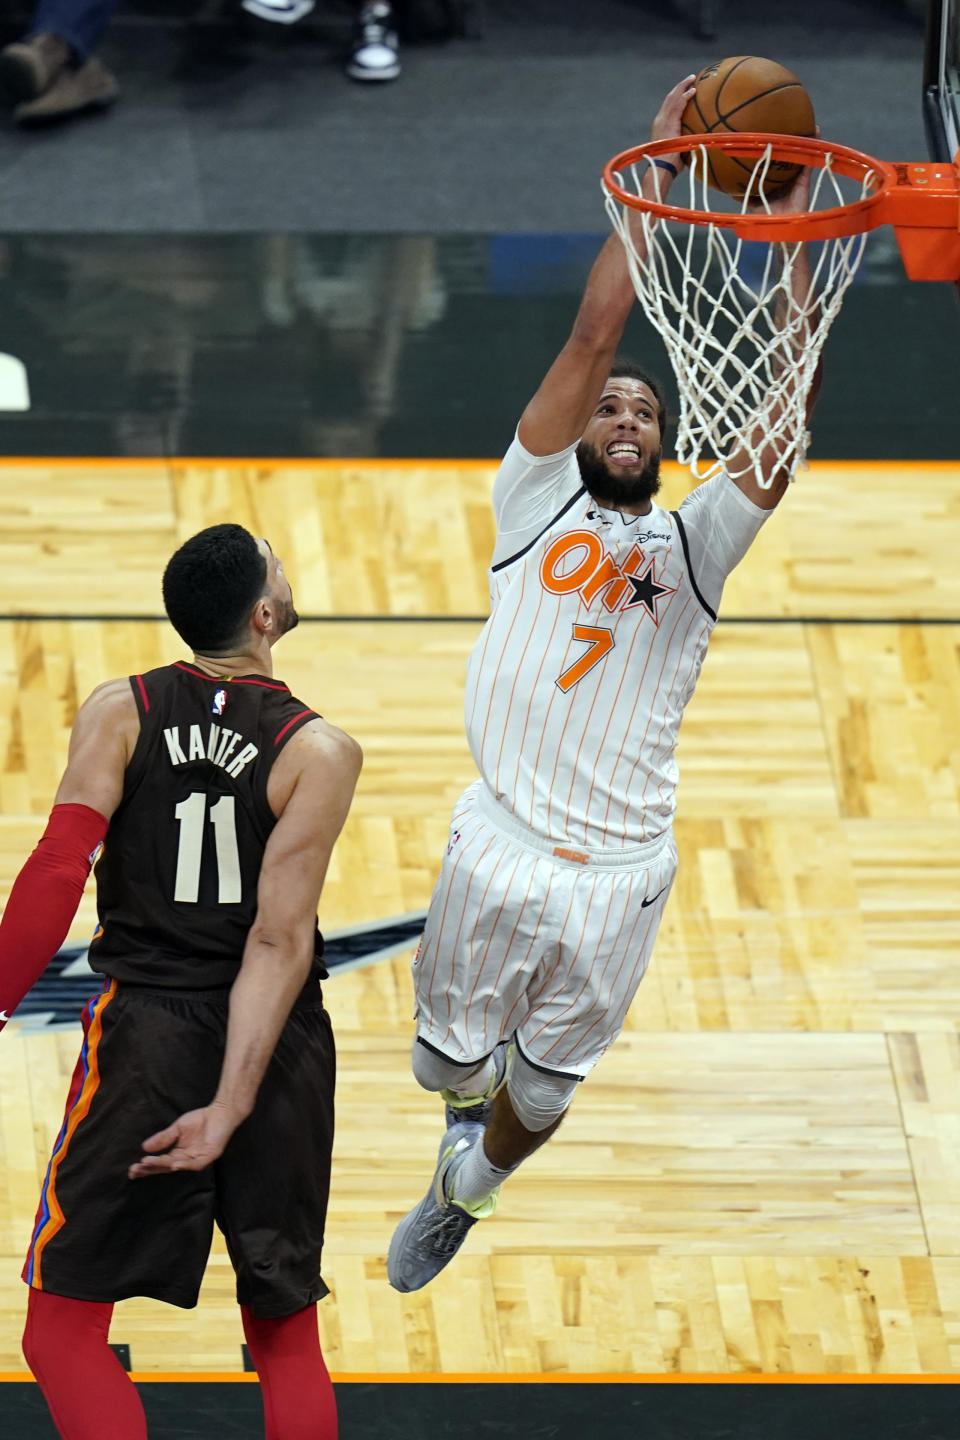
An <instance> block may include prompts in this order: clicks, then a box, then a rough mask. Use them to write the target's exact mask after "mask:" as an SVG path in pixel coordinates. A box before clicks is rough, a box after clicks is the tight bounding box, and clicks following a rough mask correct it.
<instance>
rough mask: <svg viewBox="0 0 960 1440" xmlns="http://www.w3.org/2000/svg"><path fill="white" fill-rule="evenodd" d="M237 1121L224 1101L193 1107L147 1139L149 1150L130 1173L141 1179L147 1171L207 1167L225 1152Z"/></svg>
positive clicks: (160, 1172)
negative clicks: (197, 1107)
mask: <svg viewBox="0 0 960 1440" xmlns="http://www.w3.org/2000/svg"><path fill="white" fill-rule="evenodd" d="M238 1124H239V1119H238V1117H237V1116H236V1115H235V1114H234V1112H233V1111H232V1110H229V1109H228V1108H227V1107H226V1106H225V1105H218V1104H213V1105H207V1106H205V1107H204V1108H203V1109H202V1110H190V1111H189V1112H188V1113H187V1114H186V1115H181V1116H180V1119H179V1120H174V1122H173V1124H172V1125H168V1126H167V1128H166V1130H158V1131H157V1133H156V1135H151V1136H150V1137H149V1139H147V1140H144V1142H143V1149H144V1151H145V1152H146V1153H145V1154H144V1157H143V1159H142V1160H138V1161H137V1162H136V1163H135V1164H134V1165H131V1166H130V1168H129V1170H128V1171H127V1177H128V1179H130V1180H142V1179H143V1178H144V1176H146V1175H166V1174H169V1173H170V1172H171V1171H173V1170H205V1169H206V1167H207V1166H208V1165H212V1164H213V1162H214V1160H218V1159H219V1158H220V1156H221V1155H222V1154H223V1152H224V1150H225V1149H226V1148H227V1141H228V1140H229V1139H230V1136H231V1135H232V1134H233V1132H234V1130H236V1128H237V1125H238Z"/></svg>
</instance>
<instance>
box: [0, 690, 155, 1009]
mask: <svg viewBox="0 0 960 1440" xmlns="http://www.w3.org/2000/svg"><path fill="white" fill-rule="evenodd" d="M138 729H139V722H138V719H137V707H136V704H135V702H134V699H133V695H132V693H131V691H130V685H129V682H128V681H127V680H111V681H108V682H107V684H105V685H100V686H98V688H97V689H96V690H95V691H94V692H93V694H92V695H91V696H90V698H89V699H88V700H87V701H86V702H85V704H83V705H82V706H81V707H80V710H79V712H78V714H77V719H76V722H75V724H74V727H73V732H72V734H71V737H70V750H69V754H68V759H67V768H66V770H65V771H64V774H63V778H62V780H61V781H60V785H59V788H58V790H57V794H56V797H55V799H54V804H53V809H52V810H51V812H50V818H49V820H48V821H47V826H46V829H45V830H44V833H43V835H42V836H41V838H40V841H39V843H38V844H37V847H36V849H35V850H34V851H33V853H32V854H31V855H30V857H29V858H28V860H27V862H26V864H25V865H24V866H23V868H22V870H21V871H20V873H19V875H18V876H17V879H16V881H15V882H14V885H13V889H12V890H11V892H10V899H9V900H8V902H7V906H6V909H5V910H4V912H3V920H2V921H0V1029H2V1028H3V1026H4V1025H5V1024H6V1022H7V1021H8V1020H9V1019H10V1018H11V1017H12V1015H13V1013H14V1011H15V1010H16V1008H17V1006H18V1005H19V1004H20V1002H21V1000H22V999H23V997H24V995H26V993H27V991H28V990H29V989H30V988H31V987H32V986H33V985H34V984H35V983H36V981H37V980H39V978H40V976H41V975H42V974H43V972H44V970H45V969H46V967H47V965H48V964H49V963H50V960H51V959H52V958H53V956H54V955H55V954H56V953H57V951H58V950H59V949H60V946H61V945H62V944H63V942H64V940H65V939H66V936H67V932H68V930H69V929H70V924H71V922H72V920H73V917H74V915H75V914H76V911H77V906H78V905H79V903H80V897H81V895H82V894H83V887H84V885H85V884H86V881H87V876H88V875H89V874H90V867H91V865H92V863H93V859H94V857H95V855H96V851H97V847H98V846H99V845H100V843H101V841H102V840H103V838H104V836H105V835H106V833H107V825H108V822H109V820H110V817H111V815H112V814H113V812H114V810H115V809H116V808H117V805H118V804H119V803H120V797H121V795H122V793H123V777H124V772H125V770H126V766H127V761H128V760H129V758H130V755H131V754H132V752H133V747H134V745H135V744H136V740H137V733H138Z"/></svg>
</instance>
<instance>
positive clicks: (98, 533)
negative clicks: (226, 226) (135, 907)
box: [0, 461, 960, 1377]
mask: <svg viewBox="0 0 960 1440" xmlns="http://www.w3.org/2000/svg"><path fill="white" fill-rule="evenodd" d="M493 472H494V467H493V466H492V465H488V464H483V463H463V464H458V463H450V464H445V463H444V464H439V463H432V464H416V463H396V464H385V463H383V462H379V463H375V462H370V463H366V462H349V463H341V462H337V463H334V462H318V463H307V462H297V463H292V462H276V463H270V462H263V461H257V462H250V463H243V462H231V463H229V464H227V463H222V464H221V463H218V462H210V461H204V462H190V461H180V462H176V463H165V462H151V461H105V462H100V461H85V462H56V463H53V462H11V461H5V462H3V463H2V466H0V557H2V565H0V617H2V618H0V667H2V677H3V684H2V690H0V812H2V818H0V890H2V898H5V896H6V893H7V891H8V889H9V885H10V883H11V881H12V878H13V876H14V875H15V873H16V871H17V868H18V867H19V865H20V863H21V862H22V860H23V858H24V857H25V856H26V854H27V853H28V851H29V849H30V847H31V846H32V844H33V843H34V841H35V840H36V838H37V836H38V834H39V833H40V831H41V829H42V826H43V823H44V818H45V816H46V813H47V811H48V808H49V805H50V802H51V798H52V794H53V790H54V787H55V784H56V780H57V777H58V774H59V771H60V769H61V767H62V765H63V762H64V757H65V753H66V745H67V737H68V731H69V727H70V723H71V721H72V719H73V716H74V714H75V712H76V708H77V705H78V703H79V701H80V700H81V699H82V698H83V696H84V695H85V694H86V693H88V692H89V691H90V690H91V689H92V687H93V686H94V685H95V684H97V683H98V682H99V681H101V680H102V679H104V678H107V677H109V676H113V675H118V674H123V673H127V672H130V671H132V670H135V669H136V670H142V669H146V668H148V667H150V666H152V665H157V664H160V663H164V662H165V661H166V660H168V659H172V658H176V657H177V656H178V655H179V654H181V653H182V650H181V647H180V644H179V642H178V641H177V640H176V637H175V636H174V635H173V632H172V631H171V630H170V629H169V628H168V627H167V625H166V624H165V623H164V622H163V621H161V620H160V619H158V618H156V617H158V615H159V614H160V612H161V604H160V596H159V576H160V572H161V569H162V566H163V564H164V562H165V560H166V558H167V556H168V554H169V553H170V552H171V551H172V550H173V549H174V548H175V546H176V545H177V544H178V543H179V542H180V541H181V540H182V539H184V538H186V536H188V535H189V534H192V533H193V532H194V531H195V530H197V529H199V528H201V527H202V526H204V525H207V524H211V523H214V522H217V521H222V520H228V519H229V520H236V521H239V522H241V523H243V524H246V525H248V526H249V527H250V528H251V529H252V530H253V531H254V532H255V533H256V534H258V535H260V534H263V535H266V536H267V538H268V539H269V540H270V542H271V544H272V545H273V547H274V549H275V550H276V551H277V553H278V554H280V555H281V557H282V558H283V559H284V562H285V565H286V567H287V571H288V574H289V575H290V577H291V581H292V584H293V588H294V594H295V597H296V600H297V603H298V607H299V609H300V610H301V613H302V614H303V615H304V616H305V617H311V618H307V619H305V620H304V622H303V623H302V624H301V626H300V628H299V629H298V630H297V631H296V632H294V633H293V634H291V635H290V636H288V637H287V638H286V639H285V640H284V642H283V644H282V646H281V647H280V648H279V649H278V651H277V652H276V654H275V659H276V667H277V673H278V674H279V675H280V676H281V677H282V678H284V679H285V680H287V681H288V683H289V684H290V685H291V686H292V688H293V689H294V690H295V692H297V693H299V694H301V695H302V696H303V697H304V698H306V699H307V700H309V701H310V702H311V703H312V704H315V705H316V706H317V708H319V709H320V710H322V711H323V713H324V714H325V715H327V716H328V717H329V718H330V719H331V720H333V721H335V722H336V723H337V724H339V725H342V726H343V727H345V728H346V729H348V730H349V731H351V732H352V733H353V734H355V735H356V736H357V737H358V739H359V740H360V741H361V743H362V744H363V746H364V750H365V752H366V763H365V767H364V772H363V776H362V779H361V782H360V787H359V791H358V795H357V799H356V803H355V805H354V808H353V812H352V814H351V817H350V819H349V821H348V824H347V827H346V830H345V832H344V835H343V837H342V839H341V841H340V844H339V847H338V850H337V852H336V855H335V857H334V862H333V865H332V868H331V873H330V876H329V880H328V882H327V887H326V891H325V894H324V897H323V902H322V909H321V923H322V925H323V926H324V928H328V929H337V928H340V927H346V926H359V925H363V924H372V923H374V922H376V921H378V920H382V919H385V918H389V917H393V916H399V915H405V914H409V913H411V912H415V911H418V910H421V909H422V908H424V907H425V906H426V904H427V901H428V898H429V895H430V890H431V887H432V884H433V880H434V877H435V874H436V871H437V868H438V864H439V857H440V854H441V852H442V848H443V846H444V844H445V843H446V828H447V819H448V814H449V810H450V807H451V805H452V802H453V801H454V799H455V798H456V796H457V795H458V793H459V792H460V790H461V788H462V787H463V786H464V785H465V784H466V783H467V782H468V781H469V780H470V779H471V778H472V776H473V774H474V771H473V766H472V762H471V760H470V756H469V753H468V751H467V748H466V744H465V741H464V738H463V729H462V716H461V711H462V686H463V676H464V662H465V658H466V656H467V653H468V651H469V649H470V647H471V646H472V644H473V642H474V639H475V637H476V635H477V633H478V630H479V627H480V623H481V618H482V616H483V615H484V613H485V611H486V603H487V602H486V586H485V576H484V571H485V565H486V562H487V559H488V557H489V554H490V551H491V547H492V540H493V533H492V520H491V515H490V511H489V504H488V497H489V491H490V485H491V481H492V476H493ZM689 483H690V482H689V478H688V477H687V476H686V475H685V474H683V473H682V472H680V471H679V470H677V469H676V468H675V467H671V468H669V471H668V474H667V480H666V485H665V498H666V501H667V502H668V503H671V504H675V503H677V502H678V501H679V499H680V498H681V496H682V494H683V493H684V491H685V489H686V488H687V486H688V485H689ZM958 533H960V466H950V465H938V464H917V465H900V464H897V465H890V464H870V465H864V466H857V465H853V464H840V463H837V464H827V463H821V464H815V465H813V466H812V468H811V469H810V471H809V472H807V473H803V474H801V475H800V477H799V479H798V481H797V483H796V485H795V487H794V489H793V491H792V493H791V494H789V495H788V497H787V498H786V500H785V502H784V503H783V505H782V506H781V508H780V511H779V513H777V514H776V515H774V517H773V518H772V520H771V521H770V522H769V524H768V525H767V526H766V528H765V529H764V531H763V533H762V534H761V536H760V538H759V540H758V541H757V543H756V545H755V547H754V549H753V551H752V552H751V554H750V555H749V556H748V557H747V559H746V561H745V562H744V563H743V565H742V566H741V567H740V569H739V570H738V571H737V572H736V573H735V574H734V576H733V577H732V579H731V581H730V583H729V585H728V589H727V593H726V596H725V599H724V605H723V615H724V616H725V619H724V620H722V621H721V624H720V626H719V628H718V630H717V632H716V634H715V636H714V639H713V641H712V644H711V647H710V651H709V654H708V656H707V660H706V663H705V666H704V670H703V675H702V678H701V681H700V685H699V688H698V691H697V694H696V696H695V698H694V700H693V702H692V703H691V705H690V707H689V711H688V714H687V718H686V720H685V723H684V728H683V733H682V737H681V748H680V755H679V759H680V766H681V791H680V818H679V820H678V823H677V835H678V841H679V847H680V855H681V869H680V876H679V880H678V883H677V886H676V888H675V891H674V894H673V896H672V898H671V901H670V904H669V907H668V910H667V914H666V919H665V923H664V926H663V930H662V933H661V936H660V940H659V944H658V947H657V950H656V953H655V957H654V961H653V964H652V967H651V970H650V972H649V974H648V976H647V978H646V980H645V981H644V984H643V985H642V987H641V989H640V992H639V995H638V998H637V1000H636V1002H635V1004H634V1006H633V1009H632V1011H631V1013H630V1016H629V1020H628V1024H627V1027H626V1030H625V1032H624V1034H623V1036H622V1038H621V1040H620V1041H619V1042H618V1044H617V1045H616V1046H615V1047H614V1049H613V1050H611V1052H610V1053H609V1054H608V1055H607V1056H606V1057H605V1059H604V1061H603V1062H602V1064H601V1066H600V1067H599V1069H598V1070H597V1071H596V1072H595V1074H594V1076H593V1077H591V1079H590V1080H589V1081H588V1083H587V1084H585V1085H584V1086H583V1087H582V1089H581V1091H580V1093H579V1094H578V1096H577V1099H576V1102H575V1104H574V1106H573V1109H572V1111H571V1112H570V1115H569V1117H568V1118H567V1120H566V1122H565V1124H564V1125H563V1127H562V1128H561V1130H560V1132H559V1133H558V1135H557V1137H556V1138H555V1139H554V1140H552V1141H551V1142H550V1144H549V1145H548V1146H546V1147H545V1148H544V1150H542V1151H541V1152H540V1153H539V1154H538V1155H536V1156H535V1157H534V1158H533V1159H532V1160H531V1161H530V1162H529V1163H528V1164H527V1165H525V1166H524V1167H523V1169H522V1170H521V1171H520V1172H519V1173H518V1174H517V1175H516V1176H515V1177H514V1178H513V1179H511V1181H510V1182H509V1184H508V1185H507V1186H505V1187H504V1191H503V1194H502V1197H501V1207H500V1212H499V1214H498V1216H497V1217H496V1218H495V1219H493V1220H492V1221H490V1222H488V1223H484V1224H481V1225H479V1226H477V1227H476V1228H475V1229H474V1230H473V1231H472V1233H471V1235H470V1237H469V1238H468V1241H467V1244H466V1246H465V1248H464V1251H463V1252H462V1253H461V1255H460V1256H459V1257H458V1258H457V1259H456V1261H455V1262H454V1263H453V1264H452V1265H451V1266H450V1268H449V1270H447V1271H446V1272H444V1273H443V1274H442V1275H441V1276H440V1277H438V1279H437V1280H436V1281H435V1282H434V1283H433V1284H432V1285H430V1286H429V1287H428V1288H427V1289H425V1290H424V1291H422V1292H420V1293H419V1294H416V1295H412V1296H407V1297H403V1296H400V1295H398V1294H396V1293H395V1292H394V1291H393V1290H391V1289H390V1288H389V1286H388V1285H387V1282H386V1277H385V1265H384V1257H385V1252H386V1247H387V1244H388V1241H389V1237H390V1234H391V1232H392V1229H393V1226H394V1225H395V1223H396V1221H397V1220H398V1219H399V1218H400V1216H401V1215H402V1214H403V1213H404V1212H405V1211H406V1210H407V1209H408V1208H409V1207H410V1206H411V1205H412V1204H413V1203H414V1202H415V1201H416V1200H417V1199H419V1197H420V1196H421V1194H422V1193H423V1191H424V1190H425V1188H426V1184H427V1181H428V1178H429V1176H430V1174H431V1172H432V1167H433V1163H434V1155H435V1148H436V1142H437V1139H438V1136H439V1133H440V1114H439V1106H438V1104H437V1102H436V1101H435V1100H434V1099H431V1097H429V1096H427V1095H425V1094H423V1093H422V1092H420V1091H419V1090H418V1088H417V1086H416V1085H415V1083H414V1081H413V1079H412V1077H411V1076H410V1074H409V1070H408V1051H409V1045H410V1041H411V1035H412V1022H411V987H410V980H409V974H408V962H409V955H403V956H400V957H398V958H395V959H392V960H389V961H385V962H381V963H379V964H374V965H370V966H368V967H361V968H358V969H355V970H352V971H351V972H350V973H347V974H341V975H337V976H335V977H334V978H333V979H331V981H330V982H329V984H328V986H327V998H328V1004H329V1007H330V1010H331V1012H332V1015H333V1018H334V1022H335V1025H336V1029H337V1033H338V1037H339V1050H340V1063H341V1068H340V1082H339V1093H338V1133H337V1144H336V1155H335V1169H334V1181H333V1194H332V1203H331V1211H330V1219H329V1231H328V1244H327V1251H326V1264H325V1273H326V1275H327V1279H328V1281H329V1283H330V1285H331V1288H332V1291H333V1295H332V1297H331V1298H330V1299H329V1300H327V1301H325V1302H324V1303H323V1305H322V1306H321V1307H320V1310H321V1325H322V1333H323V1339H324V1345H325V1350H326V1355H327V1359H328V1362H329V1364H330V1368H331V1370H332V1371H333V1372H334V1373H335V1374H336V1375H342V1376H345V1377H349V1376H356V1375H361V1374H363V1375H372V1374H377V1375H398V1376H399V1375H407V1374H409V1375H414V1374H421V1375H427V1374H429V1375H434V1376H444V1375H457V1374H467V1373H469V1374H478V1375H489V1376H494V1375H556V1376H558V1377H563V1376H565V1375H568V1374H584V1375H589V1376H593V1377H596V1376H599V1375H602V1374H607V1375H624V1376H626V1375H631V1374H641V1373H649V1374H656V1375H668V1374H671V1373H689V1374H696V1375H701V1376H702V1375H706V1374H714V1375H730V1376H734V1375H750V1374H754V1375H758V1376H762V1375H765V1374H771V1375H772V1374H781V1375H791V1374H808V1375H821V1376H822V1375H836V1376H841V1375H845V1374H846V1375H852V1374H856V1375H862V1376H868V1375H873V1376H877V1377H882V1376H884V1375H892V1374H897V1375H909V1376H915V1377H920V1376H922V1375H934V1374H938V1375H952V1374H955V1373H956V1372H957V1371H958V1369H960V1040H958V1018H960V970H958V965H957V948H958V942H960V566H958V564H957V560H956V536H957V534H958ZM314 617H315V618H314ZM93 923H94V908H93V901H92V887H88V892H87V895H86V896H85V898H84V901H83V903H82V906H81V910H80V912H79V915H78V919H77V922H76V924H75V926H74V928H73V930H72V931H71V938H75V939H77V940H84V939H85V938H86V937H88V936H89V934H90V932H91V931H92V928H93ZM78 1033H79V1032H78V1031H58V1032H54V1033H50V1034H43V1033H40V1034H24V1033H18V1029H17V1027H16V1026H12V1027H8V1029H7V1031H6V1032H5V1033H4V1035H3V1036H2V1039H0V1155H2V1171H0V1372H5V1373H6V1374H8V1375H16V1374H22V1373H23V1370H24V1366H23V1360H22V1357H21V1355H20V1351H19V1334H20V1328H21V1317H22V1312H23V1308H24V1300H25V1297H24V1290H23V1286H22V1284H21V1282H20V1280H19V1278H18V1277H19V1269H20V1264H21V1258H22V1252H23V1250H24V1246H25V1243H26V1239H27V1236H28V1232H29V1229H30V1225H31V1222H32V1217H33V1213H34V1208H35V1204H36V1197H37V1192H38V1187H39V1184H40V1180H41V1176H42V1173H43V1169H44V1167H45V1163H46V1158H47V1154H48V1149H49V1146H50V1143H51V1139H52V1136H53V1134H54V1132H55V1130H56V1128H57V1127H58V1125H59V1121H60V1117H61V1113H62V1104H63V1096H64V1092H65V1088H66V1083H67V1079H68V1075H69V1072H70V1070H71V1068H72V1065H73V1060H74V1056H75V1051H76V1047H77V1039H78ZM304 1123H309V1117H308V1116H305V1117H304ZM158 1183H159V1182H158ZM171 1263H174V1264H175V1263H176V1261H175V1257H171ZM112 1339H113V1340H114V1341H115V1342H117V1343H122V1344H127V1345H129V1347H130V1355H131V1365H132V1368H133V1370H134V1371H135V1372H137V1373H140V1374H144V1375H145V1376H151V1375H153V1376H157V1375H159V1374H161V1373H169V1372H182V1373H193V1372H197V1373H199V1372H217V1373H233V1372H238V1371H240V1370H241V1367H242V1359H241V1333H240V1326H239V1321H238V1316H237V1313H236V1310H235V1307H234V1304H233V1292H232V1277H231V1273H230V1269H229V1265H228V1262H227V1260H226V1256H225V1254H224V1252H223V1249H222V1246H219V1245H218V1247H217V1248H216V1249H215V1252H214V1254H213V1257H212V1259H211V1263H210V1266H209V1269H208V1273H207V1278H206V1282H205V1286H204V1291H203V1295H202V1298H201V1303H200V1306H199V1308H198V1309H197V1310H196V1311H194V1312H189V1313H187V1312H180V1311H176V1310H172V1309H169V1308H166V1307H163V1306H160V1305H157V1304H154V1303H152V1302H146V1301H130V1302H126V1303H124V1304H123V1305H120V1306H118V1308H117V1315H116V1319H115V1323H114V1330H113V1336H112Z"/></svg>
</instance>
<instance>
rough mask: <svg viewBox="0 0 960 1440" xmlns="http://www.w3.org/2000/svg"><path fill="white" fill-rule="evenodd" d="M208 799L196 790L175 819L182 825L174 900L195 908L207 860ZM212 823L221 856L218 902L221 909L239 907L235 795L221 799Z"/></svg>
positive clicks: (211, 809)
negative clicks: (221, 906) (205, 852)
mask: <svg viewBox="0 0 960 1440" xmlns="http://www.w3.org/2000/svg"><path fill="white" fill-rule="evenodd" d="M206 811H207V797H206V795H205V794H204V793H203V791H202V790H194V791H193V792H192V793H191V794H189V795H188V796H187V798H186V800H181V801H180V804H179V805H178V806H177V807H176V808H175V810H174V812H173V813H174V815H175V816H176V818H177V819H178V820H179V822H180V843H179V845H178V846H177V878H176V882H175V885H174V890H173V898H174V900H181V901H184V902H185V903H186V904H188V905H195V904H196V903H197V897H198V895H199V894H200V862H201V860H202V858H203V825H204V818H205V816H206ZM210 823H211V825H212V826H213V838H214V844H215V846H216V852H217V900H218V901H219V903H220V904H221V905H239V904H240V901H241V900H242V899H243V893H242V888H241V883H240V852H239V850H238V848H237V817H236V802H235V800H234V797H233V796H232V795H221V796H220V799H219V800H217V801H216V802H215V804H213V805H211V806H210Z"/></svg>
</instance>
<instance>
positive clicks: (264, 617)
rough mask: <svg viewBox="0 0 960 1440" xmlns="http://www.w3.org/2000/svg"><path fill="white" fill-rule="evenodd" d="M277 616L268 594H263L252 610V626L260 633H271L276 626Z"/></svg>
mask: <svg viewBox="0 0 960 1440" xmlns="http://www.w3.org/2000/svg"><path fill="white" fill-rule="evenodd" d="M275 619H276V617H275V616H274V614H273V610H272V608H271V606H270V601H269V600H268V599H267V597H266V595H261V596H260V599H259V600H258V601H257V603H256V605H254V607H253V609H252V610H251V612H250V627H251V629H252V630H255V631H256V633H257V634H258V635H269V634H270V633H271V632H272V630H273V627H274V622H275Z"/></svg>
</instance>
